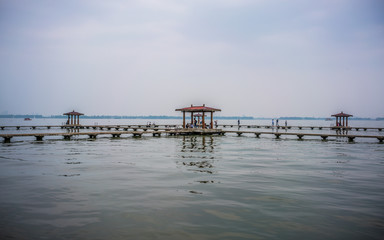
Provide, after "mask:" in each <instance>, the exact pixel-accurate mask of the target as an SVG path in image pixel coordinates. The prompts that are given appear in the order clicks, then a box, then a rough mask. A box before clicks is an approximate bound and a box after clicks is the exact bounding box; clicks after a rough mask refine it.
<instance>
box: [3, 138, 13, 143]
mask: <svg viewBox="0 0 384 240" xmlns="http://www.w3.org/2000/svg"><path fill="white" fill-rule="evenodd" d="M3 138H4V143H10V142H11V138H12V137H3Z"/></svg>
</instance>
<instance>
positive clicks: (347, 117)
mask: <svg viewBox="0 0 384 240" xmlns="http://www.w3.org/2000/svg"><path fill="white" fill-rule="evenodd" d="M345 126H346V127H348V117H347V122H346V125H345Z"/></svg>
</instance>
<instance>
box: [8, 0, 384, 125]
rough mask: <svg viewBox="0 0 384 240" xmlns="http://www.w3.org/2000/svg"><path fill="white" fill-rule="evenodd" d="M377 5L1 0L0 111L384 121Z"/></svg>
mask: <svg viewBox="0 0 384 240" xmlns="http://www.w3.org/2000/svg"><path fill="white" fill-rule="evenodd" d="M383 39H384V1H380V0H348V1H347V0H322V1H304V0H292V1H286V0H277V1H267V0H257V1H251V0H249V1H248V0H205V1H203V0H196V1H187V0H162V1H155V0H132V1H119V0H111V1H102V0H82V1H75V0H69V1H49V0H37V1H27V0H15V1H11V0H0V114H43V115H50V114H62V113H64V112H69V111H72V110H76V111H79V112H82V113H85V114H87V115H175V116H178V115H180V114H179V113H178V112H175V109H176V108H181V107H186V106H189V105H190V104H194V105H202V104H206V105H207V106H211V107H215V108H220V109H222V112H221V113H219V115H223V116H242V115H246V116H254V117H279V116H312V117H328V116H330V115H331V114H334V113H337V112H340V111H344V112H347V113H350V114H353V115H354V116H360V117H383V116H384V104H383V92H384V91H383V90H384V79H383V76H384V41H383Z"/></svg>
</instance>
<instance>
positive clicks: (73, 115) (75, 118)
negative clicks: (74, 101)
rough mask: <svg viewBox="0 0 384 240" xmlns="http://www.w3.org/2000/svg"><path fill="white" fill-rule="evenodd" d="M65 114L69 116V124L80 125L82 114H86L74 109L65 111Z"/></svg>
mask: <svg viewBox="0 0 384 240" xmlns="http://www.w3.org/2000/svg"><path fill="white" fill-rule="evenodd" d="M63 115H67V116H68V120H67V125H80V116H81V115H84V114H83V113H79V112H75V110H73V111H72V112H68V113H64V114H63Z"/></svg>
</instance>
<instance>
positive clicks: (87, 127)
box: [0, 124, 384, 132]
mask: <svg viewBox="0 0 384 240" xmlns="http://www.w3.org/2000/svg"><path fill="white" fill-rule="evenodd" d="M217 126H218V127H222V128H265V129H283V130H288V129H289V130H290V129H299V130H305V129H308V130H349V131H352V130H355V131H367V130H373V131H379V132H381V131H383V129H384V128H382V127H351V126H349V127H343V126H339V127H337V126H274V127H272V126H271V125H237V124H218V125H217ZM177 127H182V126H181V125H175V124H170V125H166V124H165V125H164V124H163V125H161V124H156V125H143V124H141V125H35V126H31V125H25V126H23V125H18V126H0V130H6V129H16V130H20V129H32V130H34V129H51V128H60V129H100V130H111V129H115V130H120V129H125V130H128V129H155V128H159V129H160V128H164V129H167V128H177Z"/></svg>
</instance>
